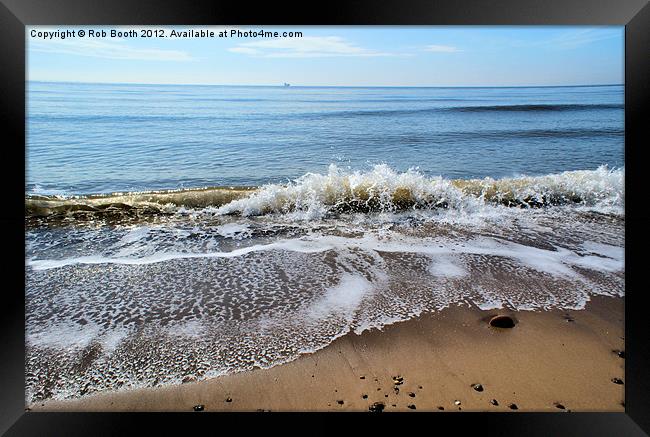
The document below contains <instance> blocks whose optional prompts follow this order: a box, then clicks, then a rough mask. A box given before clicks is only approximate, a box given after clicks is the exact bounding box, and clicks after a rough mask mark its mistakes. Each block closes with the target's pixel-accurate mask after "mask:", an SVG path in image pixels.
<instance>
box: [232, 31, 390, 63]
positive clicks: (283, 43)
mask: <svg viewBox="0 0 650 437" xmlns="http://www.w3.org/2000/svg"><path fill="white" fill-rule="evenodd" d="M228 50H229V51H230V52H233V53H242V54H246V55H250V56H260V57H265V58H317V57H331V56H397V55H396V54H394V53H386V52H378V51H375V50H370V49H366V48H363V47H358V46H356V45H354V44H352V43H350V42H349V41H347V40H345V39H343V38H341V37H338V36H306V37H302V38H274V39H268V40H263V41H255V42H247V43H242V44H240V45H238V46H236V47H231V48H229V49H228Z"/></svg>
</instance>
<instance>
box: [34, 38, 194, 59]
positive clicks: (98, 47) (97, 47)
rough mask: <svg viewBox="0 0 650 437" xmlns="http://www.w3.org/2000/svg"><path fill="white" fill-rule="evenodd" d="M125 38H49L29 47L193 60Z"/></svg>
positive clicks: (184, 54) (70, 52)
mask: <svg viewBox="0 0 650 437" xmlns="http://www.w3.org/2000/svg"><path fill="white" fill-rule="evenodd" d="M123 41H125V40H124V39H117V38H111V40H110V41H109V40H108V39H105V38H100V39H96V40H72V39H65V40H54V39H53V40H47V41H41V40H36V41H29V49H30V50H34V51H37V52H44V53H61V54H66V55H76V56H88V57H93V58H105V59H128V60H140V61H191V60H192V59H193V58H192V56H191V55H190V54H189V53H187V52H184V51H180V50H164V49H156V48H136V47H130V46H128V45H127V44H124V43H123Z"/></svg>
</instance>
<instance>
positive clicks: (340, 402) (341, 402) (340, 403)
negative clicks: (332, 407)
mask: <svg viewBox="0 0 650 437" xmlns="http://www.w3.org/2000/svg"><path fill="white" fill-rule="evenodd" d="M336 403H337V404H339V405H343V403H344V402H343V401H342V400H338V401H336Z"/></svg>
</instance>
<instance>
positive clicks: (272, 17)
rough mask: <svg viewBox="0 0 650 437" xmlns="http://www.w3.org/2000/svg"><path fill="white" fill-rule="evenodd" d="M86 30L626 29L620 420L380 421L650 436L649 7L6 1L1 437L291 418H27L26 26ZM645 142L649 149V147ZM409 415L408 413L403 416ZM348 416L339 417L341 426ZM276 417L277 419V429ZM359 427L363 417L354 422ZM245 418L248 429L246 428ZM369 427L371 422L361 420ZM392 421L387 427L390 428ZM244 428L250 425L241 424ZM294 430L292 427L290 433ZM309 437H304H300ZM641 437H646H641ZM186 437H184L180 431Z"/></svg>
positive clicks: (321, 424) (558, 2)
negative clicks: (649, 274)
mask: <svg viewBox="0 0 650 437" xmlns="http://www.w3.org/2000/svg"><path fill="white" fill-rule="evenodd" d="M48 24H49V25H54V24H58V25H81V24H86V25H89V24H106V25H109V24H113V25H120V24H124V25H126V24H133V25H136V24H143V25H144V24H161V25H162V24H186V25H191V24H196V25H199V24H203V25H206V24H213V25H214V24H230V25H250V24H265V25H272V24H276V25H309V24H319V25H322V24H328V25H360V24H361V25H378V24H383V25H542V24H543V25H550V24H552V25H568V24H570V25H625V180H626V183H625V190H626V197H627V201H626V202H625V205H626V207H625V216H626V228H625V279H626V286H625V289H626V297H625V299H626V308H625V332H626V337H625V341H626V363H625V412H624V413H570V414H562V413H519V412H517V413H501V414H499V413H463V414H436V415H435V416H433V415H431V414H426V413H425V414H417V413H409V414H411V415H409V416H408V418H406V417H402V416H400V417H399V418H398V420H395V417H396V416H390V415H374V416H372V421H373V422H376V423H379V424H380V426H382V428H383V429H384V430H386V431H387V428H385V427H386V426H390V425H391V424H397V425H398V426H402V427H404V426H405V424H408V427H409V428H410V427H411V426H414V427H415V426H416V425H425V428H424V430H426V431H430V432H436V431H439V430H440V428H439V427H440V425H444V426H451V427H453V428H452V429H453V430H454V431H453V432H454V433H455V432H461V434H462V432H463V431H464V430H478V431H479V432H481V433H487V434H494V435H515V434H517V435H519V434H520V435H544V436H547V435H573V436H579V435H585V436H587V435H588V436H595V435H626V436H627V435H630V436H632V435H645V433H650V414H648V412H650V401H649V399H650V395H649V393H650V377H649V375H648V369H649V368H650V338H649V337H650V335H649V333H650V330H649V329H648V327H649V326H648V318H647V316H646V314H645V313H646V311H647V310H646V308H647V307H646V306H645V304H646V302H647V300H648V299H647V297H646V296H645V295H647V294H648V292H650V290H648V288H649V287H647V286H646V285H645V284H644V282H646V281H644V277H643V276H642V275H643V271H645V270H647V267H646V261H645V260H644V250H645V248H646V247H650V246H649V245H648V240H649V238H648V224H650V215H649V214H648V213H647V212H645V209H646V208H645V205H644V204H647V201H646V200H645V199H644V195H645V193H644V191H647V190H648V188H647V187H648V184H647V182H644V176H645V175H644V173H645V172H646V171H647V170H646V166H647V162H648V161H646V160H644V157H645V152H644V148H646V147H647V137H648V136H647V134H648V124H649V123H648V122H647V119H646V118H644V117H643V115H644V114H645V113H646V112H647V111H644V109H647V106H648V101H649V97H650V82H649V81H648V72H649V71H650V69H649V68H648V66H649V64H650V56H648V54H650V43H649V42H650V37H649V30H650V6H648V2H647V1H646V0H618V1H604V0H591V1H584V0H583V1H580V0H552V1H549V0H546V1H533V0H525V1H524V0H497V1H490V2H488V1H484V0H462V1H461V0H456V1H454V0H445V1H436V2H431V1H415V0H401V1H397V0H390V1H384V2H381V3H380V2H378V1H372V0H363V1H348V2H343V1H332V2H327V3H319V4H307V3H304V4H302V5H293V6H289V5H281V4H279V3H277V2H266V3H261V4H251V3H250V2H225V1H209V0H195V1H193V2H182V1H171V0H158V1H144V0H141V1H134V0H131V1H128V0H113V1H110V2H100V1H97V0H87V1H83V0H56V1H54V0H50V1H47V0H0V59H1V67H0V89H1V92H0V108H1V111H0V117H1V118H2V119H3V121H4V122H5V123H4V125H5V129H4V130H3V137H4V141H3V143H4V145H3V147H2V149H1V150H2V152H1V153H2V161H3V167H2V171H1V172H0V174H1V176H0V177H1V179H2V185H1V187H2V190H3V195H2V205H1V206H0V226H1V229H2V230H3V234H2V235H3V238H2V241H3V242H4V246H5V248H4V249H5V250H4V252H5V253H6V254H7V256H6V257H5V260H4V263H3V264H2V266H3V267H4V269H3V270H4V279H5V281H3V287H2V288H3V290H2V295H1V298H0V299H1V300H0V302H2V303H1V304H0V308H2V317H0V353H1V354H2V358H1V359H0V363H1V364H0V433H4V432H6V435H12V436H23V435H66V436H70V435H116V434H118V435H123V434H130V433H131V432H132V431H133V430H134V429H135V427H136V426H143V427H147V430H148V433H151V434H153V433H154V432H155V429H156V428H157V429H161V430H164V431H165V434H171V433H174V431H176V430H182V432H183V433H184V434H185V433H188V431H189V430H190V428H191V427H192V426H194V425H200V426H205V427H207V428H206V429H209V430H211V432H210V433H211V434H214V433H221V432H225V430H226V428H225V424H224V420H228V421H229V422H231V423H233V424H236V425H238V426H241V427H243V426H244V425H245V426H246V427H248V425H249V424H252V423H253V422H259V423H261V424H262V426H265V424H268V423H269V422H270V421H273V422H277V423H285V424H287V423H288V422H287V421H288V420H293V419H292V418H288V417H286V415H265V414H256V415H255V416H252V415H244V414H243V413H235V414H232V413H230V414H228V416H229V417H228V418H227V419H226V416H225V415H224V414H225V413H223V414H221V415H218V414H219V413H212V414H210V413H204V414H198V415H197V414H194V416H193V417H187V416H188V415H189V414H193V413H187V414H186V413H175V414H168V413H138V414H134V413H130V414H124V413H34V412H25V409H24V400H25V396H24V389H25V384H24V367H25V337H24V334H25V324H24V322H25V319H24V309H25V301H24V285H25V284H24V281H25V258H24V249H25V246H24V244H25V240H24V236H25V234H24V232H25V217H24V211H25V204H24V201H25V173H24V172H25V165H26V162H25V140H26V138H25V26H27V25H48ZM644 139H645V141H644ZM405 414H406V413H405ZM340 415H341V414H340V413H338V416H340ZM278 416H279V419H278ZM307 416H310V417H309V418H308V420H309V421H310V422H311V423H310V425H309V426H310V427H317V428H318V429H319V430H323V429H324V428H326V427H328V426H331V427H334V428H336V427H338V426H340V425H341V422H340V421H339V420H338V417H337V418H336V419H335V420H332V419H331V417H330V416H325V415H323V414H313V416H312V415H311V414H308V415H307ZM354 416H359V415H354ZM249 417H250V418H249ZM363 417H365V418H366V419H365V422H370V419H369V418H370V417H371V416H369V415H367V414H365V415H364V416H363ZM387 417H389V418H388V419H387ZM243 421H246V422H243ZM286 426H287V427H295V425H288V424H287V425H286ZM305 431H307V429H305ZM644 431H645V432H644ZM179 432H180V431H179Z"/></svg>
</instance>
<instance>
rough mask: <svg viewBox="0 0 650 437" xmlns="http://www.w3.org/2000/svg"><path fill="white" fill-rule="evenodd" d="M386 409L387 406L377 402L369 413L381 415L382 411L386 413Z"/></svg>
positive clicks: (369, 409)
mask: <svg viewBox="0 0 650 437" xmlns="http://www.w3.org/2000/svg"><path fill="white" fill-rule="evenodd" d="M393 406H394V405H393ZM385 407H386V406H385V405H384V404H383V403H381V402H375V403H374V404H372V405H371V406H370V407H368V411H370V412H371V413H381V412H382V411H384V408H385Z"/></svg>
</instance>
